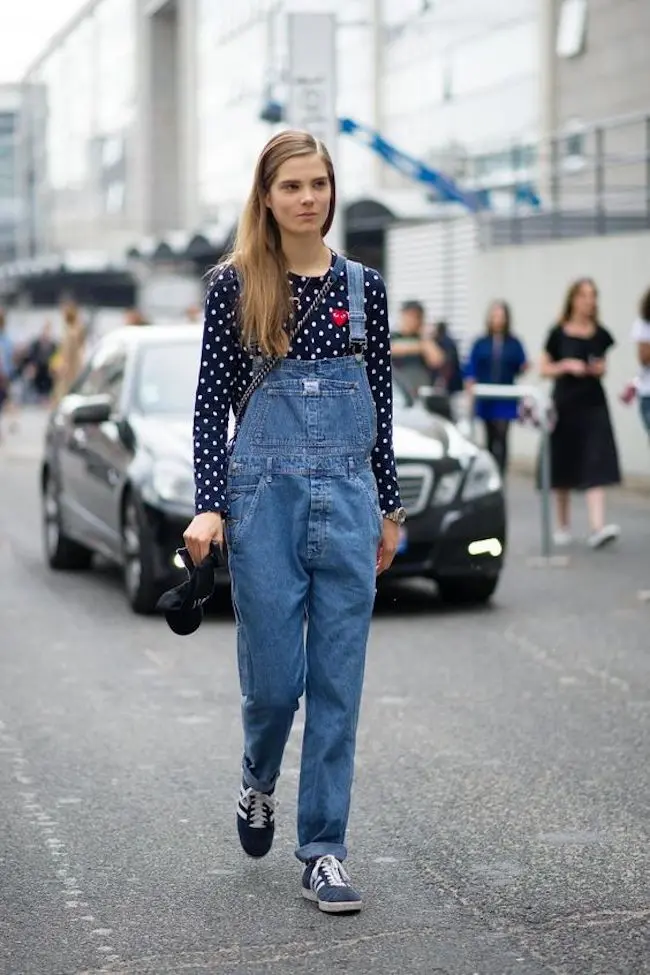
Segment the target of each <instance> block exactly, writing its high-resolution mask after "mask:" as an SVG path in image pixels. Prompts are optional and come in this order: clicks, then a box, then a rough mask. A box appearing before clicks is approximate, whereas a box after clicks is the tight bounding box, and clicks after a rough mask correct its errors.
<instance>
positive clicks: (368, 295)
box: [184, 131, 404, 913]
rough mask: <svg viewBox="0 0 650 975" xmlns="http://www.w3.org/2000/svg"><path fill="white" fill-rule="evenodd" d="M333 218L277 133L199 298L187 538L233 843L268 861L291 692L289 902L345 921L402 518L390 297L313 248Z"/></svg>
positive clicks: (295, 147)
mask: <svg viewBox="0 0 650 975" xmlns="http://www.w3.org/2000/svg"><path fill="white" fill-rule="evenodd" d="M335 202H336V189H335V182H334V171H333V167H332V161H331V158H330V156H329V154H328V152H327V150H326V148H325V146H324V145H323V144H322V143H321V142H320V141H319V140H317V139H315V138H314V137H313V136H312V135H310V134H308V133H306V132H295V131H284V132H281V133H280V134H279V135H277V136H275V137H274V138H273V139H271V140H270V142H269V143H267V145H266V147H265V148H264V149H263V151H262V153H261V155H260V158H259V160H258V163H257V168H256V172H255V179H254V185H253V188H252V190H251V193H250V196H249V199H248V202H247V204H246V207H245V209H244V212H243V214H242V217H241V220H240V224H239V230H238V235H237V240H236V243H235V249H234V252H233V254H232V256H231V258H230V259H229V260H227V261H226V262H225V263H224V264H222V265H220V266H219V267H218V268H217V269H216V270H215V272H214V275H213V277H212V281H211V284H210V287H209V289H208V296H207V300H206V309H205V328H204V335H203V350H202V354H201V366H200V371H199V379H198V388H197V393H196V406H195V423H194V450H195V455H194V457H195V468H194V469H195V481H196V511H197V514H196V517H195V518H194V520H193V521H192V523H191V524H190V525H189V527H188V528H187V530H186V531H185V534H184V538H185V542H186V546H187V549H188V552H189V554H190V557H191V559H192V561H193V563H194V564H195V565H197V564H200V563H201V561H202V560H203V559H205V558H206V556H208V553H209V549H210V545H211V543H216V544H217V545H221V544H222V543H223V533H224V521H225V536H226V544H227V548H228V559H229V566H230V574H231V582H232V595H233V605H234V610H235V615H236V618H237V650H238V662H239V677H240V683H241V692H242V698H243V705H242V718H243V725H244V757H243V763H242V765H243V767H242V783H241V789H240V794H239V801H238V808H237V824H238V831H239V838H240V842H241V845H242V847H243V849H244V851H245V852H246V853H247V854H249V855H250V856H254V857H261V856H264V855H265V854H267V853H268V852H269V850H270V849H271V844H272V842H273V836H274V829H275V787H276V782H277V779H278V776H279V774H280V766H281V762H282V757H283V754H284V750H285V746H286V743H287V739H288V737H289V733H290V731H291V727H292V724H293V719H294V715H295V712H296V710H297V709H298V706H299V699H300V697H301V696H302V694H303V692H304V693H305V697H306V701H305V730H304V736H303V743H302V759H301V769H300V786H299V798H298V848H297V850H296V856H297V857H298V859H299V860H300V861H301V862H302V863H303V864H304V870H303V875H302V886H301V890H302V894H303V896H304V897H306V898H307V899H309V900H312V901H315V902H317V903H318V906H319V908H320V909H321V910H323V911H326V912H330V913H343V912H350V911H358V910H360V908H361V904H362V901H361V896H360V894H359V893H358V892H357V891H356V890H355V889H354V887H353V885H352V881H351V880H350V877H349V875H348V873H347V871H346V870H345V869H344V867H343V863H342V861H343V860H344V859H345V858H346V855H347V850H346V846H345V834H346V828H347V821H348V813H349V808H350V795H351V788H352V778H353V768H354V753H355V741H356V728H357V720H358V715H359V705H360V701H361V691H362V684H363V672H364V661H365V653H366V642H367V638H368V631H369V627H370V620H371V616H372V610H373V603H374V597H375V586H376V575H377V573H380V572H383V571H384V570H385V569H387V568H388V566H389V565H390V564H391V561H392V559H393V557H394V555H395V552H396V549H397V543H398V537H399V527H398V526H399V525H400V524H402V523H403V521H404V509H403V508H401V506H400V499H399V489H398V486H397V478H396V474H395V458H394V453H393V444H392V381H391V359H390V342H389V327H388V312H387V301H386V290H385V287H384V283H383V281H382V279H381V277H380V275H379V274H378V273H377V271H374V270H372V269H371V268H364V267H362V265H360V264H355V263H352V262H348V261H345V260H344V259H343V258H341V257H339V256H337V255H335V254H333V253H332V252H331V251H330V250H329V248H328V247H327V246H326V245H325V243H324V241H323V238H324V236H325V235H326V234H327V232H328V231H329V229H330V227H331V225H332V220H333V218H334V208H335ZM251 355H252V360H251ZM251 361H252V366H253V371H251ZM231 404H232V406H233V408H234V410H235V413H236V416H237V418H238V419H237V421H236V422H237V427H236V431H237V432H236V434H235V439H234V445H231V446H230V448H228V447H227V444H226V438H227V429H228V414H229V410H230V407H231ZM243 408H245V412H244V413H243V419H242V409H243ZM376 424H378V429H377V425H376Z"/></svg>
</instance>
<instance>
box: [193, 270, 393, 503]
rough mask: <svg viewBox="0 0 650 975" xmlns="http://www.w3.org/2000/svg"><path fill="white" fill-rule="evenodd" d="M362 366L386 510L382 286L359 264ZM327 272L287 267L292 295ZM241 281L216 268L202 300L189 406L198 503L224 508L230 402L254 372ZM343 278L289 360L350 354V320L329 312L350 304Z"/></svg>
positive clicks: (388, 392) (388, 423)
mask: <svg viewBox="0 0 650 975" xmlns="http://www.w3.org/2000/svg"><path fill="white" fill-rule="evenodd" d="M363 271H364V283H365V291H366V297H365V307H366V333H367V337H368V348H367V352H366V368H367V372H368V380H369V382H370V389H371V390H372V396H373V399H374V401H375V407H376V410H377V443H376V445H375V448H374V450H373V453H372V467H373V471H374V474H375V478H376V480H377V488H378V492H379V503H380V505H381V509H382V511H383V513H384V514H386V513H387V512H389V511H392V510H394V509H395V508H398V507H399V506H400V503H401V502H400V498H399V488H398V484H397V476H396V473H395V456H394V453H393V396H392V371H391V359H390V340H389V330H388V310H387V303H386V287H385V285H384V282H383V280H382V278H381V276H380V275H379V274H378V273H377V271H373V270H372V269H371V268H368V267H364V269H363ZM326 277H327V275H323V276H322V277H319V278H318V277H317V278H311V277H310V278H308V277H299V276H298V275H295V274H290V275H289V279H290V281H291V287H292V290H293V294H294V297H296V298H299V299H300V304H301V306H302V307H303V308H305V307H306V303H308V302H309V301H311V300H313V299H314V298H315V297H316V296H317V295H318V293H319V292H320V290H321V289H322V287H323V284H324V283H325V279H326ZM238 295H239V285H238V282H237V277H236V274H235V272H234V270H233V269H232V268H230V267H221V268H217V270H216V272H215V274H214V276H213V279H212V282H211V285H210V287H209V289H208V294H207V296H206V302H205V325H204V331H203V346H202V350H201V366H200V369H199V379H198V387H197V392H196V401H195V412H194V480H195V484H196V494H195V509H196V512H197V514H198V513H199V512H201V511H219V510H224V509H225V505H226V498H225V495H226V465H227V457H226V445H227V438H228V418H229V412H230V408H231V407H232V408H233V410H236V409H237V406H238V404H239V401H240V399H241V397H242V395H243V393H244V390H245V389H246V387H247V386H248V384H249V382H250V380H251V376H252V358H251V356H250V355H249V354H248V353H247V352H246V351H245V350H244V349H243V348H242V346H241V344H240V341H239V334H238V327H237V322H236V317H237V312H236V305H237V299H238ZM347 307H348V302H347V280H346V273H345V270H343V271H342V272H341V274H340V276H339V278H338V279H337V281H336V282H335V284H334V285H333V288H332V291H331V292H330V294H329V296H328V297H327V298H326V299H325V300H324V301H323V303H322V304H321V306H320V310H319V311H317V312H316V313H315V314H314V315H313V316H312V317H311V318H310V319H308V321H307V322H306V323H305V325H304V327H303V328H302V330H301V332H300V334H299V335H297V336H296V338H295V339H294V341H293V345H292V346H291V347H290V348H289V352H288V354H287V357H288V358H289V359H310V360H311V359H331V358H333V357H336V356H341V355H349V354H350V348H349V329H348V325H347V324H345V325H343V326H337V325H335V324H334V322H333V317H332V316H333V312H334V311H335V310H336V309H337V308H344V309H346V310H347Z"/></svg>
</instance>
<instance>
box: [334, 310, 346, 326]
mask: <svg viewBox="0 0 650 975" xmlns="http://www.w3.org/2000/svg"><path fill="white" fill-rule="evenodd" d="M349 317H350V316H349V315H348V313H347V312H346V310H345V309H344V308H336V309H335V310H334V311H333V312H332V321H333V322H334V324H335V325H336V326H337V327H338V328H341V327H342V326H343V325H345V324H346V323H347V320H348V318H349Z"/></svg>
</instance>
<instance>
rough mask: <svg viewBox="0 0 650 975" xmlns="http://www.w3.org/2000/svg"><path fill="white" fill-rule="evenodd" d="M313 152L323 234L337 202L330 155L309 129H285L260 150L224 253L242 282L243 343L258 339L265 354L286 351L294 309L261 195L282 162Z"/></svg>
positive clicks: (272, 221) (274, 225)
mask: <svg viewBox="0 0 650 975" xmlns="http://www.w3.org/2000/svg"><path fill="white" fill-rule="evenodd" d="M314 154H316V155H318V156H320V158H321V159H322V160H323V162H324V163H325V166H326V169H327V175H328V178H329V182H330V188H331V198H330V205H329V210H328V213H327V217H326V219H325V223H324V224H323V227H322V229H321V236H323V237H324V236H325V235H326V234H327V232H328V231H329V229H330V227H331V226H332V221H333V219H334V209H335V206H336V183H335V179H334V166H333V165H332V159H331V157H330V154H329V153H328V151H327V149H326V148H325V146H324V145H323V143H322V142H320V141H319V140H318V139H315V138H314V136H313V135H311V134H310V133H309V132H299V131H295V130H292V129H289V130H286V131H284V132H280V133H279V134H278V135H275V136H274V137H273V138H272V139H270V140H269V142H267V144H266V145H265V146H264V148H263V149H262V152H261V153H260V157H259V159H258V160H257V165H256V167H255V177H254V180H253V186H252V189H251V191H250V194H249V196H248V200H247V202H246V206H245V207H244V211H243V213H242V215H241V217H240V220H239V225H238V228H237V236H236V238H235V243H234V246H233V249H232V252H231V253H230V255H229V256H228V258H227V259H226V264H229V265H231V266H234V267H235V268H236V269H237V271H238V272H239V275H240V279H241V281H242V282H243V290H242V293H241V295H240V301H239V321H240V325H241V336H242V342H243V344H244V346H250V345H252V344H256V345H258V346H259V347H260V349H261V351H262V352H263V354H264V355H277V356H284V355H286V353H287V350H288V348H289V341H288V338H287V333H286V330H285V327H284V326H285V324H286V323H287V321H289V319H290V316H291V313H292V310H293V306H292V294H291V285H290V283H289V279H288V277H287V270H288V269H287V262H286V259H285V256H284V253H283V251H282V243H281V238H280V228H279V227H278V224H277V222H276V219H275V217H274V216H273V214H272V212H271V210H270V208H269V207H268V206H267V204H266V196H267V194H268V192H269V190H270V189H271V186H272V185H273V181H274V180H275V177H276V175H277V172H278V170H279V168H280V166H282V164H283V163H285V162H286V161H287V160H288V159H292V158H294V157H295V156H310V155H314Z"/></svg>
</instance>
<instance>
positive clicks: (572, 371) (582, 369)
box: [562, 359, 587, 376]
mask: <svg viewBox="0 0 650 975" xmlns="http://www.w3.org/2000/svg"><path fill="white" fill-rule="evenodd" d="M562 372H564V373H568V374H569V375H570V376H584V375H586V372H587V364H586V362H583V361H582V359H563V360H562Z"/></svg>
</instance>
